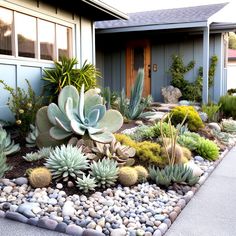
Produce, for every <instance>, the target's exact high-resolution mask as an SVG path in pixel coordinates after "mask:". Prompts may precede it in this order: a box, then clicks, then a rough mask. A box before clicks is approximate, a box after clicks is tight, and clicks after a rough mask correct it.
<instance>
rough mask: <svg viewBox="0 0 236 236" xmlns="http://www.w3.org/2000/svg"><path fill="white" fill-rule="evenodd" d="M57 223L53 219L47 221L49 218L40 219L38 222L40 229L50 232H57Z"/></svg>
mask: <svg viewBox="0 0 236 236" xmlns="http://www.w3.org/2000/svg"><path fill="white" fill-rule="evenodd" d="M57 224H58V223H57V222H56V221H55V220H52V219H47V218H42V219H39V221H38V227H40V228H44V229H49V230H55V228H56V227H57Z"/></svg>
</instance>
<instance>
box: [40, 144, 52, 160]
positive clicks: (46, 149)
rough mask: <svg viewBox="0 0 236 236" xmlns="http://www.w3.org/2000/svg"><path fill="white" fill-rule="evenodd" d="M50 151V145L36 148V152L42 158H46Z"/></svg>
mask: <svg viewBox="0 0 236 236" xmlns="http://www.w3.org/2000/svg"><path fill="white" fill-rule="evenodd" d="M52 151H53V148H51V147H43V148H40V149H39V150H38V154H39V155H40V156H41V157H43V158H48V157H49V156H50V153H51V152H52Z"/></svg>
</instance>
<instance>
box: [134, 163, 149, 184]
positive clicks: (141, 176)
mask: <svg viewBox="0 0 236 236" xmlns="http://www.w3.org/2000/svg"><path fill="white" fill-rule="evenodd" d="M134 169H135V170H136V171H137V174H138V182H139V183H143V182H146V181H147V178H148V171H147V169H146V168H145V167H144V166H135V167H134Z"/></svg>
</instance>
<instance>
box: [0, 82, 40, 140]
mask: <svg viewBox="0 0 236 236" xmlns="http://www.w3.org/2000/svg"><path fill="white" fill-rule="evenodd" d="M26 82H27V85H28V89H27V91H25V90H24V89H22V88H20V87H17V88H16V90H14V89H13V88H11V87H10V86H8V85H7V84H6V83H5V82H4V81H3V80H0V83H1V84H3V86H4V89H5V90H7V91H8V92H9V93H10V95H11V96H10V97H9V99H8V103H7V105H8V106H9V109H10V110H11V112H12V113H13V115H14V116H15V119H16V124H17V126H18V127H19V130H20V134H21V135H22V136H26V135H27V133H28V132H29V131H30V124H34V123H35V117H36V113H37V111H38V109H39V108H40V107H41V106H42V105H43V104H42V102H43V98H42V97H39V96H36V94H35V92H34V90H33V89H32V87H31V85H30V83H29V81H28V80H26Z"/></svg>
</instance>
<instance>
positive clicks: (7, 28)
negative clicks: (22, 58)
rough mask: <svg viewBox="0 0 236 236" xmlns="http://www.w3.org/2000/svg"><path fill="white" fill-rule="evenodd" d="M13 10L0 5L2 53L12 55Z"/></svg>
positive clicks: (0, 51)
mask: <svg viewBox="0 0 236 236" xmlns="http://www.w3.org/2000/svg"><path fill="white" fill-rule="evenodd" d="M12 21H13V12H12V11H11V10H8V9H4V8H2V7H0V54H5V55H12Z"/></svg>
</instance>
